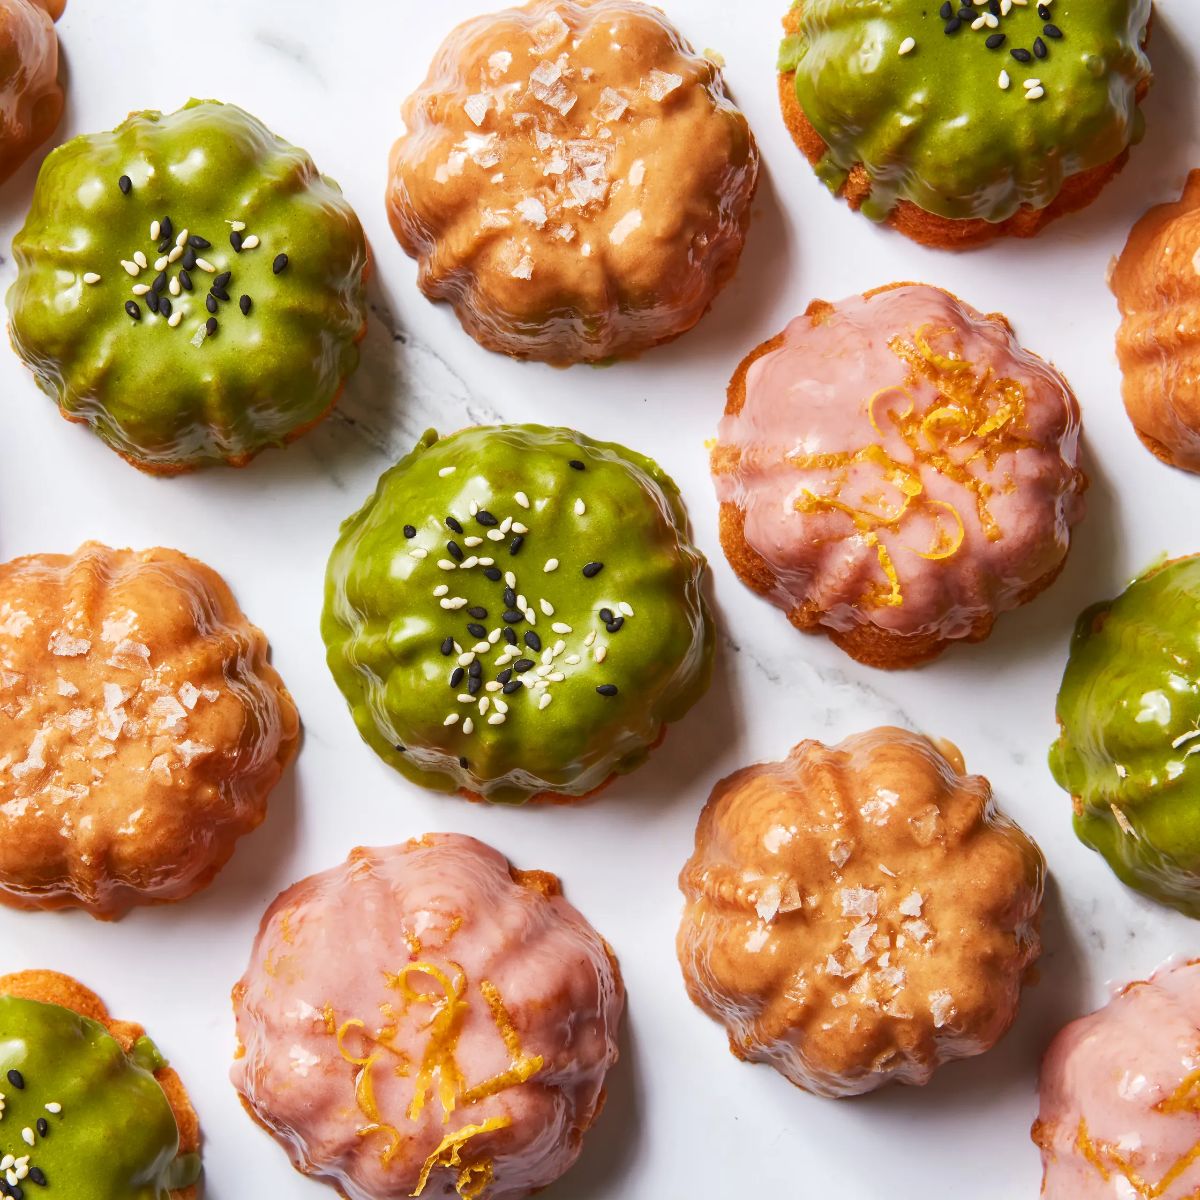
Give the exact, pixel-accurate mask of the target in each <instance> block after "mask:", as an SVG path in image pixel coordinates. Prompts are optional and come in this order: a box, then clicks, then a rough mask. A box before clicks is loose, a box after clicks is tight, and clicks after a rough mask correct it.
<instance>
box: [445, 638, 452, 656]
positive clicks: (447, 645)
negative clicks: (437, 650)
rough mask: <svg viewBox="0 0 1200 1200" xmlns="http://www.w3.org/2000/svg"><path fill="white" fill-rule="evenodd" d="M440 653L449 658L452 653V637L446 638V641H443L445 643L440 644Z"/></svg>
mask: <svg viewBox="0 0 1200 1200" xmlns="http://www.w3.org/2000/svg"><path fill="white" fill-rule="evenodd" d="M442 653H443V654H444V655H445V656H446V657H447V658H449V657H450V655H451V654H453V653H454V639H453V638H452V637H448V638H447V639H446V640H445V641H444V642H443V643H442Z"/></svg>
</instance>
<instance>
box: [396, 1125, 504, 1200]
mask: <svg viewBox="0 0 1200 1200" xmlns="http://www.w3.org/2000/svg"><path fill="white" fill-rule="evenodd" d="M511 1124H512V1118H511V1117H489V1118H488V1119H487V1120H486V1121H482V1122H480V1124H478V1125H464V1126H463V1127H462V1128H461V1129H460V1130H458V1132H457V1133H448V1134H446V1136H445V1137H444V1138H442V1141H441V1145H439V1146H438V1148H437V1149H436V1150H435V1151H434V1152H433V1153H432V1154H431V1155H430V1156H429V1157H428V1158H427V1159H426V1160H425V1165H424V1166H423V1167H422V1168H421V1174H420V1177H419V1178H418V1179H417V1190H416V1191H415V1192H410V1193H409V1194H410V1195H412V1196H420V1194H421V1193H422V1192H423V1191H424V1190H425V1185H426V1184H427V1183H428V1182H429V1176H430V1174H431V1172H432V1171H433V1169H434V1167H461V1166H462V1148H463V1146H465V1145H466V1144H467V1142H469V1141H470V1140H471V1138H473V1137H478V1136H479V1135H480V1134H481V1133H492V1132H493V1131H495V1130H497V1129H504V1128H506V1127H507V1126H509V1125H511ZM491 1181H492V1164H491V1162H487V1163H475V1164H470V1165H468V1166H465V1167H463V1169H462V1170H461V1171H459V1173H458V1180H457V1181H456V1184H455V1190H456V1191H457V1192H458V1194H459V1195H460V1196H462V1197H463V1200H475V1197H477V1196H479V1195H480V1194H481V1193H482V1191H483V1189H484V1188H485V1187H487V1185H488V1184H489V1183H491Z"/></svg>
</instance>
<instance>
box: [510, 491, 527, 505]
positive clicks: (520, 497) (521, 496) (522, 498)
mask: <svg viewBox="0 0 1200 1200" xmlns="http://www.w3.org/2000/svg"><path fill="white" fill-rule="evenodd" d="M513 499H514V500H515V501H516V502H517V503H518V504H519V505H520V506H521V507H522V508H528V507H529V497H528V496H527V495H525V493H524V492H517V494H516V495H515V496H513Z"/></svg>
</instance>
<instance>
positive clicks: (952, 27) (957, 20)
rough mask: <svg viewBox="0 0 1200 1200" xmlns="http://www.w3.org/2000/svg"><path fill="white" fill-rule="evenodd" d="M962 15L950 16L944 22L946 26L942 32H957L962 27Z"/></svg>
mask: <svg viewBox="0 0 1200 1200" xmlns="http://www.w3.org/2000/svg"><path fill="white" fill-rule="evenodd" d="M962 25H963V23H962V17H951V18H950V20H948V21H947V22H946V27H945V28H944V29H943V30H942V32H943V33H947V34H950V33H957V32H958V31H959V30H960V29H961V28H962Z"/></svg>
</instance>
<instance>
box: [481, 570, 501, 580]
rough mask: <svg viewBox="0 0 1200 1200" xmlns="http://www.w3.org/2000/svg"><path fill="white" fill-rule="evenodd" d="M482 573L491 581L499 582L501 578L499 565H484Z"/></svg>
mask: <svg viewBox="0 0 1200 1200" xmlns="http://www.w3.org/2000/svg"><path fill="white" fill-rule="evenodd" d="M483 575H484V578H485V579H490V580H491V581H492V582H493V583H499V582H500V580H501V579H502V578H503V576H502V575H501V574H500V568H499V567H484V568H483Z"/></svg>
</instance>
